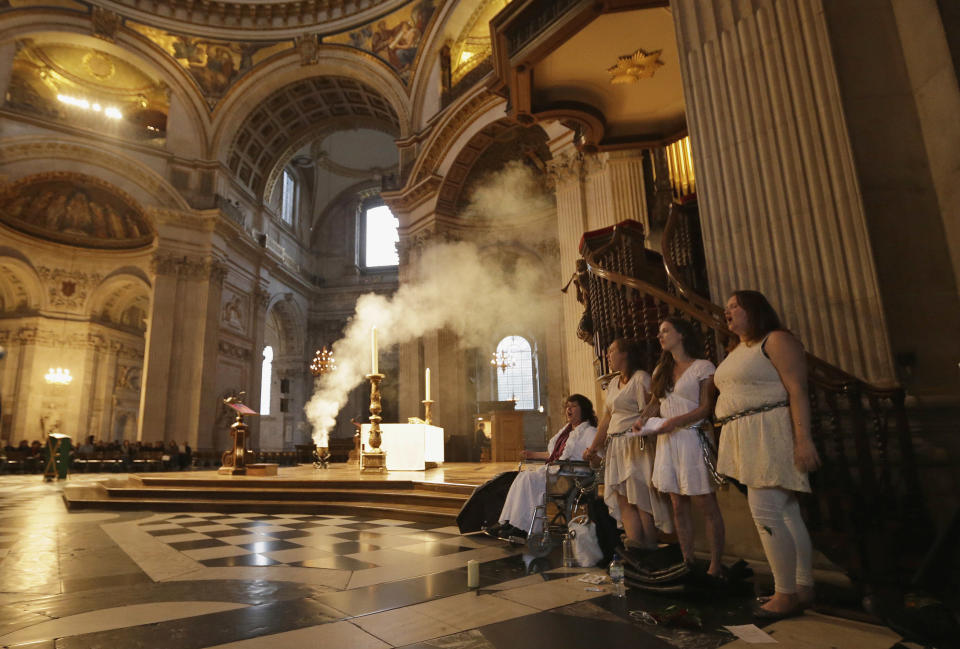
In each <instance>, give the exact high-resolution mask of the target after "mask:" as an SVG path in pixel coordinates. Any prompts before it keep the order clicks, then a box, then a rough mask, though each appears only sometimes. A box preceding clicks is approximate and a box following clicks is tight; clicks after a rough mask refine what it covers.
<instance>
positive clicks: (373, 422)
mask: <svg viewBox="0 0 960 649" xmlns="http://www.w3.org/2000/svg"><path fill="white" fill-rule="evenodd" d="M383 377H384V375H383V374H367V380H368V381H370V437H369V438H368V440H367V442H368V444H369V446H370V448H371V449H372V450H369V451H368V450H364V451H363V453H362V454H361V463H360V464H361V466H362V467H363V470H367V469H371V470H377V471H383V470H384V469H386V467H387V454H386V453H385V452H384V451H383V449H381V448H380V444H381V442H382V437H381V431H380V421H381V420H382V417H381V416H380V413H381V412H383V406H382V404H381V402H380V399H381V395H380V382H381V381H383Z"/></svg>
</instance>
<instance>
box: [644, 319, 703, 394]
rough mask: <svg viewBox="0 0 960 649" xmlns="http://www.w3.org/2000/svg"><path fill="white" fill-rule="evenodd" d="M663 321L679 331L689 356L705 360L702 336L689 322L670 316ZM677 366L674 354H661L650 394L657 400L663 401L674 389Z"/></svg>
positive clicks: (684, 349)
mask: <svg viewBox="0 0 960 649" xmlns="http://www.w3.org/2000/svg"><path fill="white" fill-rule="evenodd" d="M663 321H664V322H669V323H670V325H671V326H672V327H673V328H674V329H676V330H677V333H679V334H680V340H681V342H682V344H683V351H684V352H686V354H687V356H689V357H690V358H695V359H696V358H703V346H702V345H701V344H700V334H699V333H698V332H697V329H696V327H694V326H693V325H692V324H691V323H690V321H689V320H684V319H683V318H679V317H677V316H670V317H668V318H664V319H663ZM676 366H677V361H675V360H674V358H673V354H671V353H670V352H668V351H667V350H663V351H662V352H660V362H659V363H657V367H656V368H655V369H654V370H653V381H652V382H651V384H650V392H651V394H652V395H653V396H654V397H655V398H657V399H662V398H663V397H665V396H666V395H667V392H669V391H670V390H672V389H673V370H674V369H675V368H676Z"/></svg>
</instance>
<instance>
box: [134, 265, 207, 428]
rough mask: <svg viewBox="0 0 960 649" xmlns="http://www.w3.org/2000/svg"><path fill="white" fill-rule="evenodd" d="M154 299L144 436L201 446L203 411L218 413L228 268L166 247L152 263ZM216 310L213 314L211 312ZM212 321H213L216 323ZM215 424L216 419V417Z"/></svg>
mask: <svg viewBox="0 0 960 649" xmlns="http://www.w3.org/2000/svg"><path fill="white" fill-rule="evenodd" d="M151 271H152V275H153V300H152V303H151V314H150V318H149V324H148V327H147V344H146V350H145V353H144V367H143V384H142V386H143V387H142V390H143V393H142V394H143V396H142V398H141V403H140V420H139V429H138V435H137V437H138V439H140V440H143V441H149V442H155V441H157V440H164V441H167V440H171V439H173V440H177V441H178V442H179V441H189V442H190V443H191V445H194V446H195V445H196V444H197V441H198V426H199V424H200V422H201V421H202V420H204V419H203V417H201V414H200V413H201V410H202V409H209V410H211V416H212V415H213V413H215V411H216V404H212V403H208V402H207V401H209V400H210V393H211V391H212V390H211V389H210V385H208V383H209V381H208V380H206V379H208V378H209V377H206V376H205V368H208V369H207V370H206V371H207V373H210V372H215V368H216V353H217V348H216V345H215V344H211V340H213V341H214V342H215V336H216V331H211V326H213V327H215V326H216V321H217V317H218V310H219V304H220V283H221V281H222V267H220V265H219V263H218V262H214V261H212V260H211V259H209V258H207V257H200V256H196V255H190V254H183V253H181V252H176V251H173V250H163V249H161V250H160V251H158V252H157V253H155V255H154V258H153V260H152V263H151ZM211 314H212V316H211ZM211 321H212V322H213V325H211ZM211 423H212V420H211ZM207 429H209V426H208V427H207Z"/></svg>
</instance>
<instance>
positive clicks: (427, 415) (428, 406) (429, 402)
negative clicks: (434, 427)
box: [421, 399, 434, 424]
mask: <svg viewBox="0 0 960 649" xmlns="http://www.w3.org/2000/svg"><path fill="white" fill-rule="evenodd" d="M421 403H422V404H423V421H424V422H425V423H427V424H433V404H434V401H433V399H424V400H423V401H422V402H421Z"/></svg>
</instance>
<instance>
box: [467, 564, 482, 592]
mask: <svg viewBox="0 0 960 649" xmlns="http://www.w3.org/2000/svg"><path fill="white" fill-rule="evenodd" d="M479 586H480V562H479V561H477V560H476V559H470V561H467V588H477V587H479Z"/></svg>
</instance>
